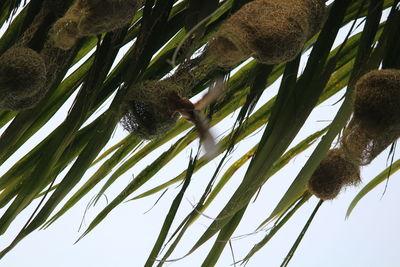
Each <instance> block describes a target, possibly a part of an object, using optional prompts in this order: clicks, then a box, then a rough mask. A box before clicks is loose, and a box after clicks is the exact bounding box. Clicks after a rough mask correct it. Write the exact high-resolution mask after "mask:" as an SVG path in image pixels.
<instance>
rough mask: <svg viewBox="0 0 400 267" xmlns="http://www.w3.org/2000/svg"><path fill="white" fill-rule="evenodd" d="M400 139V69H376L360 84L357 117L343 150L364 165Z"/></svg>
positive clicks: (357, 93) (354, 116) (363, 78)
mask: <svg viewBox="0 0 400 267" xmlns="http://www.w3.org/2000/svg"><path fill="white" fill-rule="evenodd" d="M399 136H400V70H393V69H388V70H374V71H371V72H369V73H367V74H365V75H364V76H362V77H361V78H360V80H359V81H358V82H357V84H356V91H355V98H354V115H353V118H352V120H351V122H350V123H349V125H348V127H347V128H346V129H345V131H344V134H343V138H342V141H341V142H342V147H343V149H344V150H345V151H346V153H347V154H348V155H349V156H351V157H352V158H353V159H354V160H356V161H358V162H359V164H360V165H367V164H369V163H370V162H371V161H372V160H373V159H374V158H375V157H376V156H378V155H379V154H380V153H381V152H382V151H383V150H384V149H385V148H387V147H388V146H389V145H390V144H391V143H393V142H394V141H396V139H397V138H399Z"/></svg>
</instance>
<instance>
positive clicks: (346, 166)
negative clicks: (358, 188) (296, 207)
mask: <svg viewBox="0 0 400 267" xmlns="http://www.w3.org/2000/svg"><path fill="white" fill-rule="evenodd" d="M359 182H360V168H359V166H358V165H357V164H356V163H355V162H353V161H352V160H351V159H349V158H348V157H347V156H346V154H345V153H343V151H342V150H339V149H332V150H329V151H328V153H327V155H326V157H325V158H324V159H323V160H322V161H321V163H320V164H319V166H318V167H317V169H316V170H315V172H314V173H313V175H312V176H311V178H310V180H309V181H308V191H309V192H310V193H311V194H313V195H315V196H317V197H318V198H320V199H323V200H330V199H334V198H335V197H336V196H337V195H338V194H339V193H340V191H341V189H342V188H343V187H344V186H345V185H355V184H358V183H359Z"/></svg>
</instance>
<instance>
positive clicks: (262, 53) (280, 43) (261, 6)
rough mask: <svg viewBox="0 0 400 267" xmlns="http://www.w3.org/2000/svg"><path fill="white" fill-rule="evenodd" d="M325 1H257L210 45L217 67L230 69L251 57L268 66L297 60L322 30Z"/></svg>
mask: <svg viewBox="0 0 400 267" xmlns="http://www.w3.org/2000/svg"><path fill="white" fill-rule="evenodd" d="M324 12H325V1H322V0H286V1H275V0H255V1H252V2H250V3H248V4H246V5H244V6H243V7H242V8H241V9H240V10H239V11H237V12H236V13H234V14H233V15H232V16H231V17H230V18H229V19H228V20H227V21H226V22H225V23H224V24H223V25H222V26H221V28H220V29H219V31H218V32H217V33H216V35H215V38H214V39H213V40H212V41H211V42H210V50H211V53H212V54H213V55H214V58H215V61H216V63H217V65H219V66H220V67H230V66H233V65H235V64H236V63H238V62H240V61H241V60H244V59H246V58H248V57H250V56H252V57H254V58H255V59H256V60H258V61H259V62H261V63H264V64H278V63H282V62H287V61H290V60H292V59H294V58H295V57H296V56H297V55H298V54H299V53H300V52H301V50H302V48H303V46H304V44H305V42H306V41H307V40H308V39H309V38H310V37H311V36H313V35H314V34H315V33H316V32H318V30H319V29H320V27H321V25H322V21H323V15H324Z"/></svg>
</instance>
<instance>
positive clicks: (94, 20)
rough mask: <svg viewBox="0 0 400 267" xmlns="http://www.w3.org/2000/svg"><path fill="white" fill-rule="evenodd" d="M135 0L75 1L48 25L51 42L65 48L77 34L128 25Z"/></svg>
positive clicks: (134, 7) (136, 4)
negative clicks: (50, 25) (50, 26)
mask: <svg viewBox="0 0 400 267" xmlns="http://www.w3.org/2000/svg"><path fill="white" fill-rule="evenodd" d="M138 3H139V1H138V0H78V1H76V2H75V3H74V4H73V5H72V6H71V7H70V8H69V9H68V11H67V12H66V14H65V15H64V17H62V18H61V19H59V20H58V21H57V22H56V23H55V24H54V26H53V28H52V31H51V32H52V39H53V41H54V43H55V45H56V46H57V47H59V48H61V49H64V50H68V49H70V48H71V47H72V46H73V45H74V44H75V42H76V40H77V39H78V38H80V37H84V36H94V35H98V34H101V33H104V32H109V31H113V30H115V29H118V28H121V27H123V26H124V25H126V24H128V23H129V22H130V21H131V20H132V18H133V16H134V15H135V12H136V10H137V7H138Z"/></svg>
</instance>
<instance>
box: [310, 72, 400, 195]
mask: <svg viewBox="0 0 400 267" xmlns="http://www.w3.org/2000/svg"><path fill="white" fill-rule="evenodd" d="M355 89H356V91H355V97H354V113H353V117H352V119H351V121H350V123H349V125H348V126H347V127H346V129H345V131H344V133H343V136H342V138H341V142H340V147H339V148H337V149H332V150H330V151H328V153H327V155H326V157H325V159H323V160H322V162H321V163H320V165H319V166H318V167H317V169H316V171H315V172H314V174H313V175H312V177H311V178H310V180H309V182H308V190H309V192H310V193H312V194H314V195H315V196H317V197H318V198H320V199H323V200H329V199H334V198H335V197H336V196H337V195H338V194H339V193H340V191H341V189H342V188H343V187H345V186H347V185H354V184H358V183H359V182H360V166H364V165H367V164H369V163H370V162H371V161H372V160H373V159H374V158H375V157H376V156H377V155H379V154H380V153H381V152H382V151H383V150H384V149H385V148H387V147H388V146H389V145H390V144H392V143H393V142H395V141H396V140H397V139H398V138H399V137H400V102H399V101H400V70H397V69H384V70H373V71H371V72H369V73H367V74H365V75H364V76H362V77H361V78H360V79H359V80H358V82H357V83H356V88H355Z"/></svg>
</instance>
